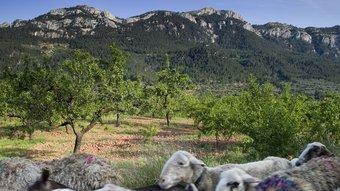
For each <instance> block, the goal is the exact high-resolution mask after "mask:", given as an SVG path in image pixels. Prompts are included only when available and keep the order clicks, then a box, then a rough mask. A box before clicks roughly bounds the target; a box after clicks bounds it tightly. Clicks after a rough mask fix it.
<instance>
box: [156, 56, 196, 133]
mask: <svg viewBox="0 0 340 191" xmlns="http://www.w3.org/2000/svg"><path fill="white" fill-rule="evenodd" d="M189 87H190V79H189V76H187V75H184V74H181V73H179V72H178V71H177V70H176V69H172V68H170V61H169V58H168V56H167V57H166V67H165V68H164V69H163V70H161V71H159V72H157V74H156V84H155V85H154V93H155V95H156V96H157V97H158V98H159V100H158V101H160V103H161V104H160V105H161V107H162V111H163V112H164V113H165V118H166V125H167V126H170V117H171V115H172V114H173V112H174V110H175V108H176V104H177V103H178V100H179V98H180V97H181V95H182V94H183V93H184V90H186V89H188V88H189Z"/></svg>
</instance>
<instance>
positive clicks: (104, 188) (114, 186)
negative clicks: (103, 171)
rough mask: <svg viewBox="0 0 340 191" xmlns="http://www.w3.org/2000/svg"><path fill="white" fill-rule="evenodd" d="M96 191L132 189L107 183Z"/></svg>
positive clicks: (62, 190)
mask: <svg viewBox="0 0 340 191" xmlns="http://www.w3.org/2000/svg"><path fill="white" fill-rule="evenodd" d="M52 191H74V190H71V189H55V190H52ZM94 191H132V190H130V189H126V188H123V187H120V186H117V185H114V184H106V185H105V186H104V187H103V188H100V189H97V190H94Z"/></svg>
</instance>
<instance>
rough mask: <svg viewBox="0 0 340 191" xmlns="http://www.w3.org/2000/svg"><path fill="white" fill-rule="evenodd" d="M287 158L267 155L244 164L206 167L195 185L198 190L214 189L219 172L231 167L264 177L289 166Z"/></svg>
mask: <svg viewBox="0 0 340 191" xmlns="http://www.w3.org/2000/svg"><path fill="white" fill-rule="evenodd" d="M291 167H292V165H291V163H290V161H289V160H287V159H284V158H279V157H267V158H265V159H264V160H262V161H256V162H250V163H244V164H225V165H220V166H217V167H213V168H207V170H206V171H205V174H204V175H203V178H202V181H201V182H200V183H199V184H198V185H197V188H198V190H215V187H216V185H217V184H218V181H219V177H220V174H221V173H222V172H223V171H226V170H230V169H232V168H240V169H242V170H244V171H245V172H247V173H248V174H250V175H251V176H254V177H257V178H265V177H267V176H269V175H270V174H272V173H273V172H275V171H278V170H283V169H288V168H291Z"/></svg>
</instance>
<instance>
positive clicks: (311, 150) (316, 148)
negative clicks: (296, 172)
mask: <svg viewBox="0 0 340 191" xmlns="http://www.w3.org/2000/svg"><path fill="white" fill-rule="evenodd" d="M321 156H334V154H333V153H332V152H330V151H329V150H328V149H327V148H326V146H325V145H323V144H322V143H319V142H314V143H309V144H308V145H307V146H306V148H305V149H304V150H303V151H302V152H301V154H300V156H299V160H298V161H297V162H296V163H295V164H296V166H300V165H302V164H303V163H306V162H308V161H309V160H310V159H312V158H316V157H321Z"/></svg>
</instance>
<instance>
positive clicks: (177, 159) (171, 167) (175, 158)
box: [158, 151, 205, 189]
mask: <svg viewBox="0 0 340 191" xmlns="http://www.w3.org/2000/svg"><path fill="white" fill-rule="evenodd" d="M204 167H205V164H204V163H203V162H202V161H201V160H198V159H197V158H196V157H195V156H193V155H192V154H190V153H188V152H186V151H177V152H175V153H174V154H173V155H172V156H171V157H170V159H169V160H168V161H167V162H166V163H165V165H164V167H163V170H162V172H161V175H160V178H159V182H158V185H159V186H160V187H161V188H162V189H169V188H171V187H173V186H175V185H177V184H179V183H181V182H183V183H188V184H190V183H194V182H195V181H196V180H197V179H198V178H199V177H200V175H201V174H202V172H203V170H204Z"/></svg>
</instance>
